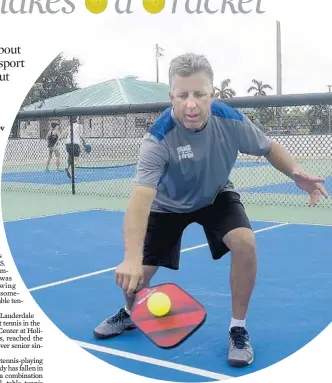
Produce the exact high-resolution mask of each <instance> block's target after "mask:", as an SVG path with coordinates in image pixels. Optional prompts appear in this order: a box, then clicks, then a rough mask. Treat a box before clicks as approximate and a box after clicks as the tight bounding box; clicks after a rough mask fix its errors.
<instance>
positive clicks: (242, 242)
mask: <svg viewBox="0 0 332 383" xmlns="http://www.w3.org/2000/svg"><path fill="white" fill-rule="evenodd" d="M223 242H224V243H225V244H226V246H227V247H228V248H229V250H230V251H231V254H232V263H231V274H230V285H231V289H232V312H233V318H234V319H236V320H245V318H246V315H247V311H248V306H249V301H250V297H251V294H252V291H253V288H254V285H255V280H256V273H257V257H256V244H255V237H254V233H253V232H252V230H250V229H247V228H238V229H234V230H232V231H230V232H229V233H227V234H226V235H225V236H224V238H223Z"/></svg>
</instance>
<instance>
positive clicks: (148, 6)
mask: <svg viewBox="0 0 332 383" xmlns="http://www.w3.org/2000/svg"><path fill="white" fill-rule="evenodd" d="M143 7H144V9H145V10H146V11H147V12H149V13H154V14H155V13H159V12H161V11H162V10H163V9H164V7H165V0H143Z"/></svg>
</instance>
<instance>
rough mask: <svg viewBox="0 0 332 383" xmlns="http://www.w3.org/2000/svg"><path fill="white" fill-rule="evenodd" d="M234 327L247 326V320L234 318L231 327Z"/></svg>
mask: <svg viewBox="0 0 332 383" xmlns="http://www.w3.org/2000/svg"><path fill="white" fill-rule="evenodd" d="M232 327H246V320H245V319H234V318H232V320H231V324H230V326H229V329H231V328H232Z"/></svg>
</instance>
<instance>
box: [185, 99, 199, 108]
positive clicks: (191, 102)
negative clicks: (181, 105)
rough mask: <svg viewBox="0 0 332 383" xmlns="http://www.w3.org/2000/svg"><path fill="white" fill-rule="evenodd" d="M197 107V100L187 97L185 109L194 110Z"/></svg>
mask: <svg viewBox="0 0 332 383" xmlns="http://www.w3.org/2000/svg"><path fill="white" fill-rule="evenodd" d="M196 105H197V100H196V98H195V97H193V96H189V97H188V99H187V108H195V107H196Z"/></svg>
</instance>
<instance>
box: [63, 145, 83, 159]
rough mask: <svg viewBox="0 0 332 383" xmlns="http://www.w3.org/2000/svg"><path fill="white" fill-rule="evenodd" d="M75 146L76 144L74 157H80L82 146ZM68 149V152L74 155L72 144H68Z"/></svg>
mask: <svg viewBox="0 0 332 383" xmlns="http://www.w3.org/2000/svg"><path fill="white" fill-rule="evenodd" d="M73 146H74V157H79V156H80V153H81V148H80V146H79V145H78V144H74V145H73ZM66 149H67V153H68V154H69V155H70V156H73V150H72V145H71V144H66Z"/></svg>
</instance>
